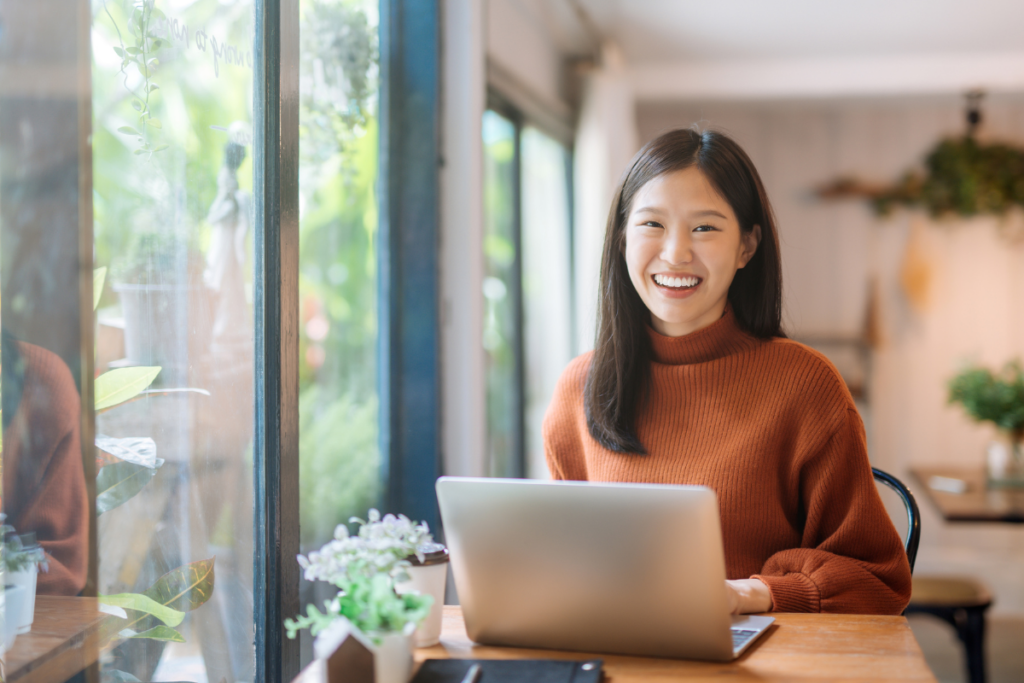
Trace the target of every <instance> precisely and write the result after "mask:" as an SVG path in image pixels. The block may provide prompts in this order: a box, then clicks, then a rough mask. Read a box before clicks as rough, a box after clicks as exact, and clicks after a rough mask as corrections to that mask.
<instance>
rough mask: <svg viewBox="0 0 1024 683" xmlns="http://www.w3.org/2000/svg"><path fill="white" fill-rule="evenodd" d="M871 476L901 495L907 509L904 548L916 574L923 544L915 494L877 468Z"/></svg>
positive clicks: (872, 469) (912, 571)
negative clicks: (919, 549)
mask: <svg viewBox="0 0 1024 683" xmlns="http://www.w3.org/2000/svg"><path fill="white" fill-rule="evenodd" d="M871 474H873V475H874V476H875V481H877V482H881V483H882V484H885V485H886V486H888V487H889V488H891V489H892V490H893V491H895V492H896V493H897V495H899V497H900V500H902V501H903V507H905V508H906V509H907V537H906V538H905V539H904V541H903V546H904V547H905V548H906V550H907V560H909V561H910V573H911V574H913V573H914V561H915V560H917V546H918V545H919V544H920V543H921V510H920V509H919V508H918V507H917V501H916V500H914V494H913V493H911V492H910V489H908V488H907V487H906V485H905V484H904V483H903V482H902V481H900V480H899V479H897V478H896V477H894V476H892V475H891V474H889V473H888V472H883V471H882V470H880V469H878V468H877V467H872V468H871Z"/></svg>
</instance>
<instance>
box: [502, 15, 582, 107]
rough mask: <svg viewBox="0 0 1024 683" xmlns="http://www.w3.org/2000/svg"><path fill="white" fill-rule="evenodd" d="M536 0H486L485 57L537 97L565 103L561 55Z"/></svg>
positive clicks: (560, 103)
mask: <svg viewBox="0 0 1024 683" xmlns="http://www.w3.org/2000/svg"><path fill="white" fill-rule="evenodd" d="M544 1H545V0H541V2H538V1H537V0H485V1H484V14H485V16H486V19H485V21H486V31H487V34H486V35H487V40H486V51H487V59H488V60H489V61H491V62H493V63H496V64H497V65H498V66H499V68H501V69H502V70H503V71H505V72H507V73H508V74H509V75H511V76H512V77H513V78H514V79H515V80H516V81H518V82H519V83H520V84H521V85H522V86H523V87H525V88H527V89H529V90H530V91H531V92H532V94H533V95H535V96H536V97H537V98H538V99H541V100H544V101H545V102H547V103H548V104H550V105H551V106H552V107H553V108H559V109H560V108H562V107H564V96H563V92H562V80H563V79H562V63H563V59H564V57H563V55H562V54H561V52H560V51H559V48H558V46H557V44H556V42H555V39H554V36H553V35H552V33H551V29H550V28H549V23H548V18H547V15H546V14H545V8H544V7H542V5H541V3H542V2H544Z"/></svg>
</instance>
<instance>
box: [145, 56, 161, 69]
mask: <svg viewBox="0 0 1024 683" xmlns="http://www.w3.org/2000/svg"><path fill="white" fill-rule="evenodd" d="M158 64H160V60H159V59H157V58H156V57H153V59H151V60H149V61H148V62H146V66H147V67H149V68H150V69H152V68H153V67H155V66H157V65H158Z"/></svg>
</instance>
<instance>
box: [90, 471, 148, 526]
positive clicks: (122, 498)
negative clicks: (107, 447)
mask: <svg viewBox="0 0 1024 683" xmlns="http://www.w3.org/2000/svg"><path fill="white" fill-rule="evenodd" d="M155 474H156V469H155V468H152V467H146V466H145V465H137V464H135V463H132V462H115V463H113V464H111V465H107V466H106V467H103V468H101V469H100V471H99V472H98V473H97V474H96V514H97V515H102V514H103V513H104V512H110V511H111V510H113V509H114V508H116V507H118V506H120V505H124V504H125V503H127V502H128V501H129V500H131V499H132V497H133V496H135V495H136V494H137V493H138V492H139V491H141V490H142V489H143V487H145V485H146V484H148V483H149V480H150V479H152V478H153V475H155Z"/></svg>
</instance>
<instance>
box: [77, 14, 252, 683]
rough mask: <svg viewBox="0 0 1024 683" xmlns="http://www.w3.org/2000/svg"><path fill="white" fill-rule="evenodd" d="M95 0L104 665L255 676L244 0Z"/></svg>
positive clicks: (163, 676) (111, 677) (248, 27)
mask: <svg viewBox="0 0 1024 683" xmlns="http://www.w3.org/2000/svg"><path fill="white" fill-rule="evenodd" d="M92 16H93V25H92V59H93V62H92V88H93V115H94V121H93V181H94V194H93V197H94V218H95V227H94V236H95V263H96V266H97V267H99V268H103V269H106V270H105V284H104V286H103V287H102V290H101V291H100V292H99V294H100V297H99V301H98V312H97V327H96V370H97V373H99V377H98V378H97V380H96V394H97V413H98V415H97V419H96V431H97V446H98V450H97V455H96V457H97V467H99V468H100V469H99V473H98V475H97V491H98V496H97V508H98V513H99V518H98V536H99V577H98V590H99V593H100V594H105V595H114V594H128V595H130V596H138V595H139V594H142V595H145V596H147V597H149V598H152V599H153V600H155V601H156V602H157V603H161V604H163V605H165V608H166V607H170V608H173V609H174V610H178V611H179V612H182V613H183V614H178V613H175V612H171V613H166V612H164V613H161V612H160V610H156V609H155V608H154V607H153V604H152V603H148V604H149V606H148V607H146V606H145V604H143V601H141V600H140V599H139V598H138V597H124V598H121V600H120V603H119V604H120V606H121V607H122V608H128V609H126V612H125V614H126V616H127V618H126V619H125V620H123V621H122V622H117V626H118V629H117V631H119V632H120V633H119V634H118V633H117V632H115V633H114V634H113V639H112V640H111V641H110V642H109V644H107V645H106V647H105V648H104V652H103V654H102V657H101V664H102V672H103V674H102V680H103V681H118V680H135V679H137V680H141V681H212V682H214V683H216V682H218V681H228V682H229V683H230V682H232V681H250V680H252V679H253V669H254V658H253V646H252V643H253V617H252V606H253V599H252V595H253V585H252V547H253V539H252V525H253V521H252V509H253V484H252V436H253V424H252V416H253V367H254V363H253V336H254V335H253V316H252V291H253V288H252V234H251V230H250V216H251V215H252V212H251V202H252V196H251V190H252V157H253V154H252V149H251V146H250V144H251V121H252V90H253V71H252V66H253V63H252V59H253V55H252V45H253V2H252V0H93V2H92ZM140 392H141V393H140ZM214 576H216V581H215V582H214ZM132 607H135V608H138V609H132ZM158 617H162V621H161V619H160V618H158ZM182 617H183V618H182ZM179 619H180V620H181V621H180V623H177V622H178V621H179ZM172 627H173V631H172V630H170V629H171V628H172ZM131 633H136V634H139V636H140V637H137V638H130V639H126V638H125V636H128V635H131ZM118 672H124V674H119V673H118ZM125 674H127V675H130V676H134V677H135V678H134V679H133V678H128V677H126V676H125Z"/></svg>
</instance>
